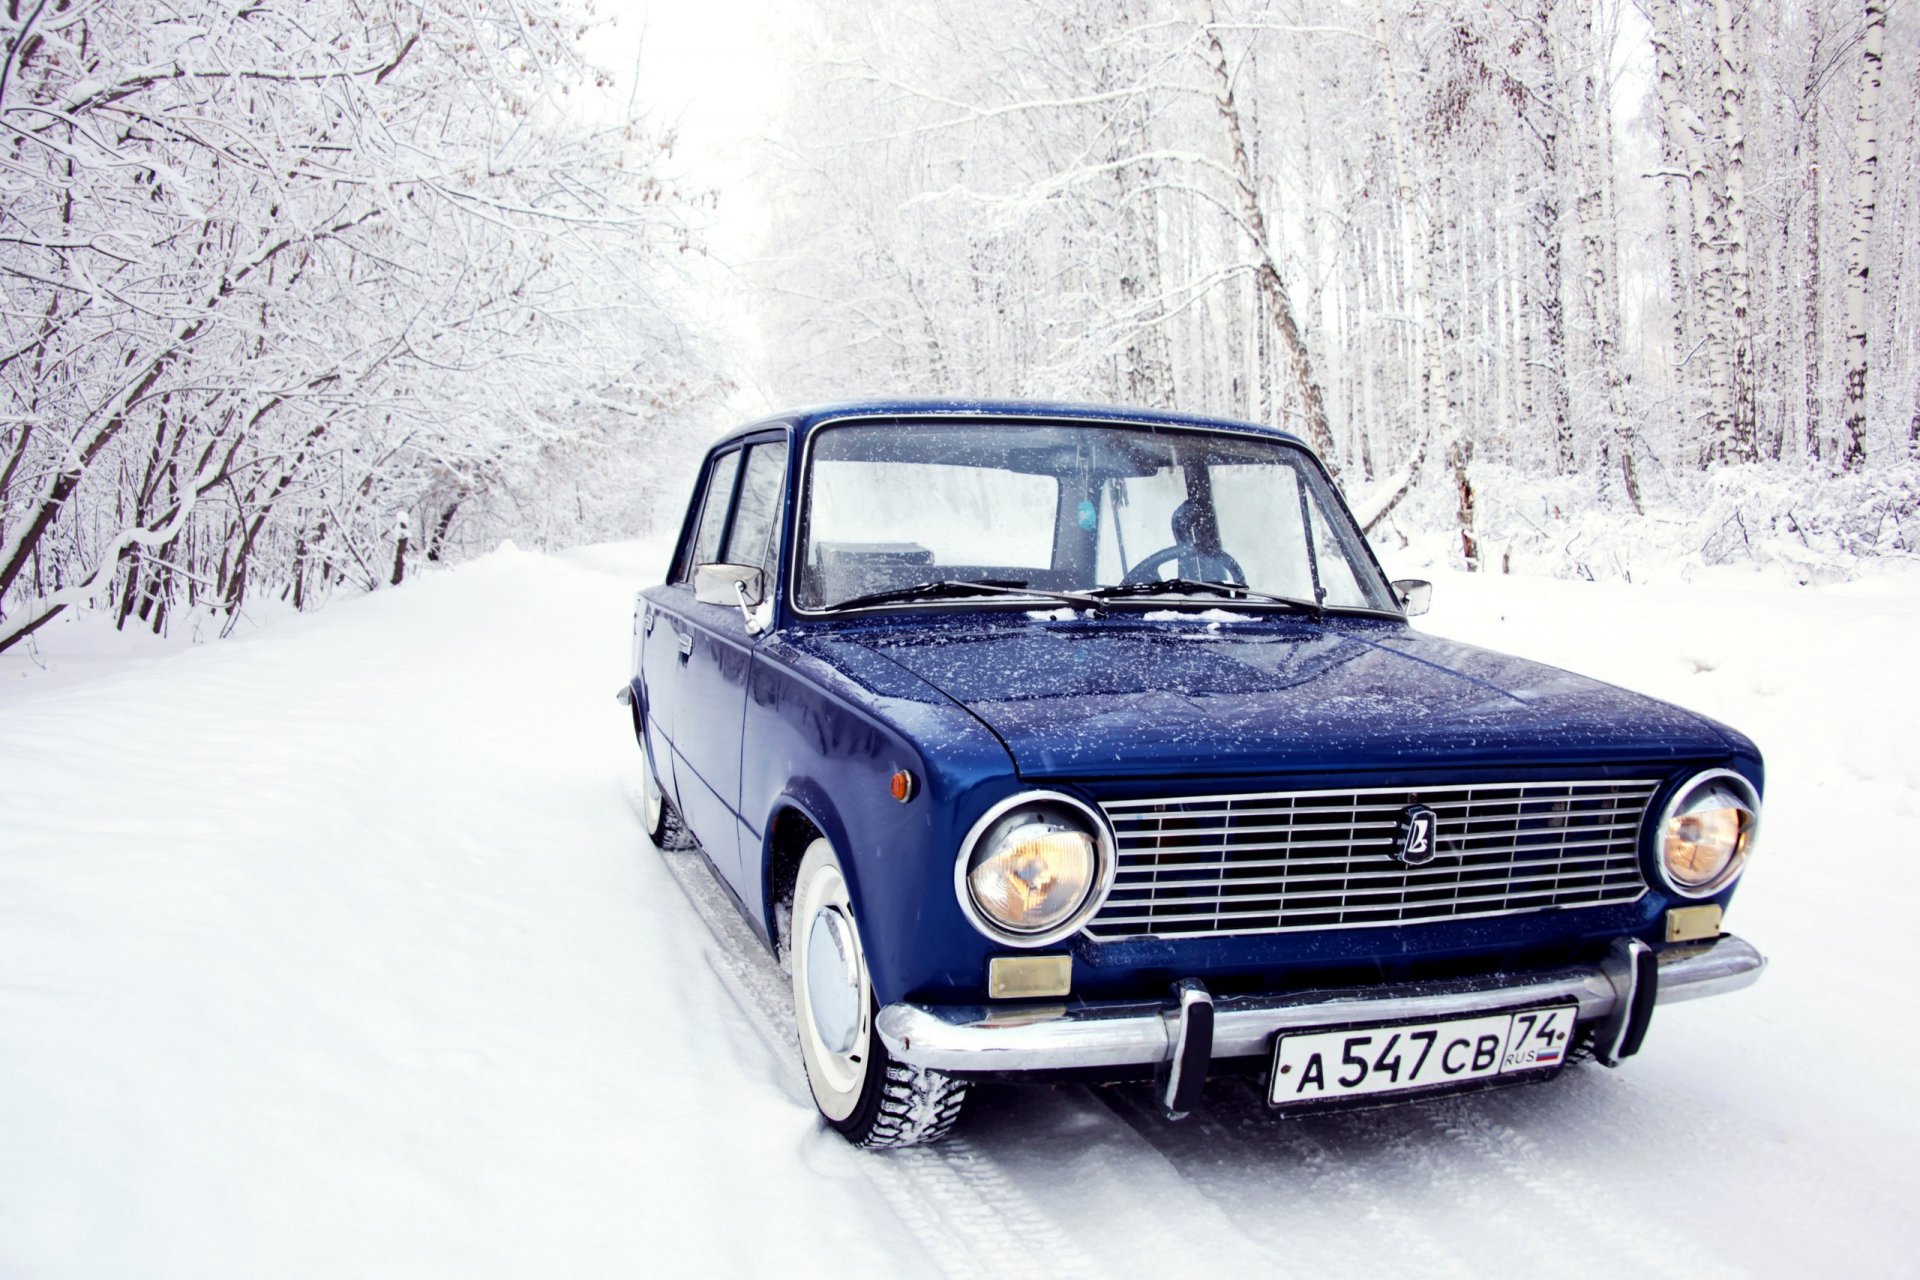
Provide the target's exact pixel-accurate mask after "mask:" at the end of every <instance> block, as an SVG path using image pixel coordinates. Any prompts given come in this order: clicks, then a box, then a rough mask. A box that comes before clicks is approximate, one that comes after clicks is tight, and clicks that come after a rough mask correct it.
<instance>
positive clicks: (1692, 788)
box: [1648, 769, 1760, 899]
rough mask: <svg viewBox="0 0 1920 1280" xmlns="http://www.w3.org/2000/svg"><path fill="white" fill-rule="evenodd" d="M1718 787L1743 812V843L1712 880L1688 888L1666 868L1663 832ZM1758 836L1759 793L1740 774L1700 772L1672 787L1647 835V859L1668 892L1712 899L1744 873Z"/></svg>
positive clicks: (1720, 771) (1665, 843)
mask: <svg viewBox="0 0 1920 1280" xmlns="http://www.w3.org/2000/svg"><path fill="white" fill-rule="evenodd" d="M1716 786H1719V787H1723V788H1724V789H1726V790H1728V791H1731V792H1732V793H1733V796H1734V798H1735V799H1737V800H1738V801H1739V802H1740V806H1741V807H1742V808H1744V809H1745V810H1746V813H1747V824H1746V831H1745V835H1746V838H1745V840H1744V841H1743V842H1742V843H1741V844H1740V847H1739V848H1738V849H1737V850H1735V852H1734V854H1733V856H1732V857H1731V858H1729V859H1728V860H1727V865H1726V866H1725V867H1723V868H1721V870H1720V872H1719V873H1718V874H1717V875H1715V876H1714V877H1713V879H1711V880H1708V881H1705V882H1703V883H1701V884H1697V885H1690V884H1688V883H1687V882H1686V881H1684V880H1681V879H1680V878H1679V877H1678V876H1676V875H1674V874H1673V873H1672V872H1671V871H1670V870H1668V868H1667V852H1666V845H1667V831H1668V829H1669V828H1670V827H1671V826H1672V824H1673V821H1674V819H1675V818H1678V817H1680V816H1682V815H1683V814H1685V813H1686V812H1687V810H1688V808H1689V807H1690V806H1691V805H1692V804H1693V803H1694V802H1695V801H1697V800H1699V799H1700V798H1701V796H1702V795H1703V794H1704V793H1706V792H1707V791H1709V790H1711V789H1712V788H1714V787H1716ZM1759 836H1760V793H1759V792H1758V791H1756V790H1755V789H1754V785H1753V783H1751V782H1749V781H1748V780H1747V779H1746V777H1745V776H1744V775H1742V774H1738V773H1735V772H1734V771H1733V770H1732V769H1703V770H1701V771H1700V772H1699V773H1696V774H1693V775H1691V776H1690V777H1688V778H1687V780H1686V781H1685V782H1683V783H1681V784H1680V785H1679V786H1678V787H1677V788H1675V790H1674V793H1673V795H1672V796H1670V797H1669V798H1668V800H1667V803H1666V805H1665V807H1664V808H1662V809H1661V810H1660V818H1659V821H1658V822H1656V823H1655V824H1654V826H1653V828H1652V830H1651V831H1650V832H1649V839H1648V845H1649V848H1648V856H1649V857H1650V859H1651V860H1652V862H1653V869H1654V872H1655V873H1656V874H1657V875H1658V876H1659V877H1660V883H1661V885H1662V886H1663V887H1664V888H1665V889H1666V890H1667V891H1668V892H1669V893H1674V894H1677V895H1679V896H1680V897H1682V898H1693V899H1699V898H1712V897H1715V896H1717V895H1718V894H1720V893H1722V892H1723V891H1725V890H1726V888H1727V887H1728V886H1729V885H1731V884H1732V883H1733V882H1734V881H1735V880H1738V879H1739V878H1740V875H1741V873H1742V872H1743V871H1745V870H1746V867H1747V862H1748V861H1749V859H1751V858H1752V857H1753V844H1754V841H1755V840H1757V839H1758V838H1759Z"/></svg>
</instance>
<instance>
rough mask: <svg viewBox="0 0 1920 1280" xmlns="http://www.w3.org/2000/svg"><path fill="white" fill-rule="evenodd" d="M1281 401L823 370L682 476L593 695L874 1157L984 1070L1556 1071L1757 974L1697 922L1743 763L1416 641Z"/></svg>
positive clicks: (1292, 1107)
mask: <svg viewBox="0 0 1920 1280" xmlns="http://www.w3.org/2000/svg"><path fill="white" fill-rule="evenodd" d="M1429 593H1430V587H1429V586H1428V584H1426V583H1424V582H1416V581H1399V582H1389V581H1388V580H1387V577H1386V575H1385V574H1384V573H1382V572H1381V569H1380V565H1379V563H1378V562H1377V561H1376V560H1375V558H1374V556H1373V553H1372V552H1371V551H1370V550H1369V549H1368V546H1367V543H1366V541H1365V539H1364V538H1363V537H1362V536H1361V532H1360V530H1359V528H1358V527H1357V526H1356V524H1355V521H1354V519H1353V517H1352V515H1351V514H1350V513H1349V511H1348V510H1347V507H1346V505H1345V503H1344V502H1343V501H1342V499H1341V497H1340V494H1339V492H1338V490H1337V489H1336V488H1335V487H1334V485H1333V483H1332V481H1331V480H1330V478H1329V477H1328V475H1327V472H1326V470H1325V468H1324V467H1323V466H1322V465H1321V463H1320V462H1319V460H1318V459H1316V458H1315V457H1314V455H1313V454H1312V453H1311V452H1310V451H1309V450H1308V449H1307V448H1306V447H1305V445H1303V444H1302V443H1301V442H1300V441H1299V440H1297V439H1295V438H1293V437H1292V436H1290V435H1287V434H1286V433H1284V432H1281V431H1277V430H1273V429H1271V428H1267V427H1259V426H1252V425H1249V424H1246V423H1238V422H1225V421H1216V420H1209V419H1203V418H1194V417H1186V416H1181V415H1176V414H1167V413H1155V412H1145V411H1135V410H1124V409H1107V408H1090V407H1083V406H1065V405H1040V404H973V403H953V402H902V403H871V404H852V405H842V406H837V407H833V408H827V409H815V410H809V411H806V412H802V413H793V414H787V415H782V416H779V417H775V418H770V419H768V420H766V421H764V422H758V423H755V424H753V425H751V426H748V427H744V428H741V429H740V430H738V431H735V432H734V433H732V434H731V435H729V436H728V437H727V438H725V439H724V440H722V441H721V442H720V443H719V444H717V445H715V446H714V447H713V449H712V450H711V451H710V452H709V453H708V455H707V457H706V460H705V461H704V463H703V464H702V466H701V469H700V474H699V476H698V478H697V481H696V483H695V486H694V496H693V501H692V504H691V506H690V509H689V510H688V513H687V518H686V523H685V527H684V528H683V530H682V531H681V534H680V539H679V543H678V545H677V547H676V549H675V552H674V557H673V562H672V568H671V571H670V574H669V577H668V581H667V582H666V583H665V584H663V585H660V586H656V587H651V588H648V589H647V590H645V591H643V592H642V593H641V594H640V597H639V600H638V601H637V607H636V614H635V618H634V664H633V665H634V670H633V675H632V679H631V682H630V683H629V685H628V686H627V687H626V688H624V689H622V690H621V693H620V697H621V700H622V701H623V702H624V703H626V704H627V706H628V708H629V710H630V711H631V714H632V718H633V731H634V738H635V743H636V746H637V749H638V751H639V752H640V753H641V755H640V757H639V758H640V761H641V763H642V765H643V768H644V774H645V799H646V803H645V814H644V816H645V822H646V826H647V829H648V834H649V836H650V837H651V838H652V839H653V840H654V841H655V843H657V844H662V845H673V844H676V843H679V844H683V845H685V844H690V843H697V845H698V848H699V849H700V851H701V852H702V854H703V855H704V857H705V858H706V859H707V860H708V861H709V862H710V863H711V865H712V868H713V870H714V872H715V873H716V875H717V877H718V879H719V880H720V881H721V882H722V883H723V884H724V885H725V886H726V888H727V890H728V891H729V893H730V894H731V896H732V897H733V899H734V900H735V902H736V903H737V905H738V907H739V909H740V911H741V912H742V913H744V915H745V916H746V918H747V920H748V921H750V922H751V924H752V926H753V928H754V930H755V931H756V932H757V933H758V935H759V936H760V937H761V938H762V939H763V940H764V941H765V943H766V945H767V946H768V947H769V948H771V949H772V950H773V952H774V954H775V955H776V956H777V957H778V958H779V960H780V962H781V963H782V964H783V965H785V966H787V967H788V968H789V969H790V971H791V974H792V979H793V991H794V1016H795V1020H796V1022H797V1024H798V1025H797V1031H798V1037H799V1043H800V1046H801V1052H802V1056H803V1058H804V1060H805V1066H806V1074H807V1078H808V1080H809V1081H810V1083H811V1085H812V1091H813V1096H814V1099H815V1101H816V1102H817V1103H818V1104H819V1108H820V1111H821V1114H822V1115H823V1116H825V1118H826V1120H827V1122H828V1123H829V1124H830V1125H832V1126H833V1128H835V1129H837V1130H838V1131H839V1132H841V1133H842V1134H844V1135H845V1136H846V1137H847V1138H848V1139H850V1140H851V1141H853V1142H855V1143H857V1144H860V1145H863V1146H868V1147H888V1146H902V1145H909V1144H913V1143H918V1142H927V1141H932V1140H934V1139H937V1138H939V1137H940V1136H942V1135H943V1134H944V1133H945V1132H946V1131H947V1130H948V1128H949V1127H950V1126H951V1125H952V1124H953V1123H954V1120H955V1118H956V1117H957V1116H958V1115H959V1112H960V1108H961V1104H962V1101H963V1099H964V1097H965V1095H966V1091H967V1086H968V1083H969V1082H970V1081H972V1080H975V1079H978V1078H980V1077H983V1076H1013V1077H1030V1078H1040V1079H1046V1078H1059V1077H1060V1075H1061V1074H1062V1073H1067V1074H1071V1075H1075V1076H1077V1077H1081V1078H1094V1079H1117V1078H1124V1077H1139V1078H1143V1079H1151V1080H1152V1081H1153V1082H1154V1085H1153V1087H1154V1088H1155V1090H1156V1091H1157V1097H1158V1099H1159V1103H1160V1105H1161V1106H1162V1107H1163V1108H1164V1109H1165V1111H1166V1113H1167V1115H1168V1116H1170V1117H1174V1118H1178V1117H1179V1116H1180V1115H1183V1114H1185V1113H1186V1112H1187V1111H1188V1110H1190V1109H1191V1108H1192V1107H1194V1106H1195V1105H1196V1103H1197V1102H1198V1099H1199V1095H1200V1090H1201V1086H1202V1084H1203V1083H1204V1081H1205V1080H1206V1078H1207V1076H1208V1074H1209V1073H1217V1072H1227V1071H1250V1072H1255V1073H1258V1074H1259V1075H1260V1076H1261V1077H1262V1078H1263V1080H1264V1082H1265V1084H1264V1087H1265V1090H1266V1094H1267V1098H1268V1100H1269V1102H1270V1103H1271V1105H1272V1106H1273V1108H1275V1109H1276V1110H1279V1111H1313V1110H1322V1109H1331V1108H1341V1107H1354V1106H1365V1105H1376V1104H1380V1103H1384V1102H1389V1101H1397V1100H1401V1099H1407V1098H1416V1097H1422V1096H1427V1095H1431V1094H1434V1093H1439V1092H1444V1091H1454V1090H1465V1089H1474V1088H1487V1087H1493V1086H1499V1085H1509V1084H1519V1083H1523V1082H1532V1081H1539V1080H1544V1079H1548V1078H1550V1077H1552V1076H1554V1075H1556V1074H1557V1073H1558V1072H1559V1071H1560V1070H1561V1069H1562V1068H1563V1067H1564V1066H1565V1065H1566V1063H1568V1062H1569V1061H1570V1060H1576V1059H1585V1058H1592V1059H1596V1060H1598V1061H1599V1062H1601V1063H1603V1064H1606V1065H1608V1066H1613V1065H1616V1064H1618V1063H1619V1062H1620V1061H1622V1060H1623V1059H1625V1058H1627V1057H1629V1056H1630V1055H1632V1054H1633V1053H1634V1052H1635V1051H1636V1050H1637V1049H1638V1048H1639V1046H1640V1044H1641V1041H1642V1039H1643V1038H1644V1037H1645V1036H1646V1034H1647V1030H1648V1027H1649V1025H1650V1023H1651V1022H1652V1019H1653V1013H1654V1010H1655V1008H1656V1007H1657V1006H1660V1005H1665V1004H1671V1003H1673V1002H1676V1001H1681V1000H1689V999H1693V998H1695V997H1698V996H1703V995H1711V994H1714V993H1717V992H1723V991H1731V990H1735V989H1737V988H1740V987H1743V986H1746V985H1747V984H1749V983H1751V982H1753V981H1754V980H1755V979H1756V978H1757V977H1758V976H1759V973H1760V970H1761V968H1762V967H1763V965H1764V964H1765V961H1764V959H1763V958H1762V957H1761V955H1760V954H1759V953H1758V952H1757V951H1756V950H1755V949H1754V948H1753V947H1752V946H1750V945H1749V944H1747V943H1746V942H1744V941H1742V940H1741V939H1739V938H1736V937H1734V936H1732V935H1729V934H1726V933H1723V932H1722V931H1721V927H1720V926H1721V917H1722V913H1723V911H1724V909H1725V908H1726V906H1727V903H1728V900H1729V899H1730V898H1731V897H1732V895H1733V891H1734V886H1735V883H1736V881H1737V880H1738V879H1739V877H1740V874H1741V872H1742V870H1743V869H1744V868H1745V865H1746V862H1747V859H1748V857H1749V855H1750V854H1751V852H1752V848H1753V841H1754V837H1755V834H1756V831H1757V828H1758V824H1759V806H1760V789H1761V761H1760V755H1759V752H1758V751H1757V750H1755V748H1754V745H1753V743H1752V742H1750V741H1749V740H1748V739H1747V738H1745V737H1743V736H1742V735H1740V734H1739V733H1737V732H1735V731H1734V730H1732V729H1729V728H1727V727H1726V726H1724V725H1721V724H1717V723H1715V722H1714V721H1712V720H1709V719H1707V718H1705V717H1703V716H1699V715H1695V714H1693V713H1692V712H1688V711H1684V710H1682V709H1680V708H1678V707H1675V706H1671V705H1668V704H1666V703H1662V702H1657V701H1654V700H1652V699H1650V698H1644V697H1641V696H1639V695H1637V694H1632V693H1628V692H1626V691H1624V690H1621V689H1617V688H1614V687H1611V686H1609V685H1605V684H1601V683H1599V682H1597V681H1594V680H1589V679H1586V678H1584V677H1581V676H1577V675H1573V674H1571V673H1569V672H1566V671H1561V670H1557V669H1555V668H1552V667H1547V666H1542V665H1540V664H1538V663H1533V662H1527V661H1524V660H1522V659H1519V658H1511V657H1506V656H1504V655H1501V654H1497V653H1491V652H1488V651H1487V650H1484V649H1477V648H1473V647H1471V646H1468V645H1463V644H1456V643H1453V642H1451V641H1447V640H1441V639H1437V638H1435V637H1433V636H1429V635H1424V634H1422V633H1421V632H1419V631H1417V630H1415V629H1414V628H1412V627H1411V626H1409V625H1408V621H1407V620H1408V618H1409V617H1410V616H1412V615H1415V614H1418V613H1420V612H1422V611H1423V610H1424V609H1425V607H1426V601H1427V597H1428V595H1429Z"/></svg>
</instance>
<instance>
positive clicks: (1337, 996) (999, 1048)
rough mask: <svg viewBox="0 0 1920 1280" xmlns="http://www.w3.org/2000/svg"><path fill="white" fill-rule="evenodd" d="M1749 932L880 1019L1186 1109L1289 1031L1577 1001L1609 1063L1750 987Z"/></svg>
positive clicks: (960, 1063) (908, 1050) (938, 1048)
mask: <svg viewBox="0 0 1920 1280" xmlns="http://www.w3.org/2000/svg"><path fill="white" fill-rule="evenodd" d="M1766 963H1767V961H1766V957H1764V956H1762V955H1761V954H1760V952H1759V951H1758V950H1756V949H1755V948H1754V947H1753V945H1752V944H1750V943H1748V942H1746V941H1744V940H1742V939H1740V938H1737V937H1734V936H1733V935H1731V934H1723V935H1721V936H1720V937H1719V938H1716V939H1713V940H1711V941H1707V942H1701V943H1688V944H1683V945H1679V946H1671V947H1667V948H1664V949H1662V950H1660V951H1658V952H1656V951H1655V950H1654V949H1653V948H1651V947H1649V946H1648V945H1647V944H1646V943H1644V942H1642V941H1640V940H1639V939H1638V938H1622V939H1620V940H1619V941H1617V942H1615V943H1614V944H1613V948H1612V950H1611V951H1610V952H1609V953H1608V955H1607V956H1606V958H1605V959H1603V960H1602V961H1601V962H1600V963H1599V964H1597V965H1579V966H1572V967H1569V968H1563V969H1552V970H1544V971H1537V972H1529V973H1525V974H1493V975H1488V976H1485V977H1477V978H1468V979H1457V980H1449V981H1439V982H1415V983H1402V984H1395V985H1382V986H1369V987H1341V988H1329V989H1323V990H1317V991H1293V992H1288V993H1286V994H1283V995H1248V996H1223V997H1220V998H1217V999H1216V998H1215V997H1213V996H1212V995H1211V994H1210V993H1208V991H1207V990H1206V988H1205V986H1204V985H1202V984H1201V983H1200V982H1198V981H1195V980H1193V979H1187V980H1184V981H1182V982H1179V983H1177V984H1175V987H1174V989H1173V991H1172V993H1171V995H1170V996H1169V998H1168V999H1166V1000H1162V1001H1151V1002H1119V1001H1115V1002H1100V1003H1082V1004H1074V1005H1059V1004H1055V1005H1045V1006H1034V1005H1002V1006H998V1007H994V1006H986V1005H921V1004H907V1003H901V1004H890V1005H888V1006H887V1007H886V1008H884V1009H882V1010H881V1011H880V1016H879V1019H878V1021H877V1022H876V1023H875V1025H876V1027H877V1028H878V1030H879V1032H880V1038H881V1039H882V1040H883V1041H884V1042H885V1043H886V1046H887V1051H888V1052H889V1053H891V1054H892V1055H893V1056H894V1057H895V1058H897V1059H899V1060H900V1061H902V1062H907V1063H911V1064H913V1065H914V1066H919V1067H931V1068H934V1069H936V1070H940V1071H949V1072H956V1073H992V1072H1003V1071H1053V1070H1069V1069H1086V1068H1101V1067H1143V1066H1152V1067H1157V1068H1159V1078H1160V1082H1161V1094H1162V1096H1161V1103H1162V1105H1163V1106H1164V1107H1165V1108H1166V1110H1167V1111H1168V1112H1169V1113H1170V1114H1173V1115H1182V1114H1185V1113H1186V1112H1187V1111H1188V1110H1190V1109H1191V1108H1192V1105H1193V1103H1194V1102H1195V1101H1196V1100H1197V1098H1198V1094H1199V1089H1200V1085H1201V1083H1202V1082H1203V1081H1204V1080H1205V1078H1206V1067H1207V1063H1208V1062H1209V1061H1210V1060H1212V1059H1214V1058H1247V1057H1256V1056H1264V1055H1266V1054H1269V1053H1271V1052H1272V1049H1273V1042H1274V1037H1275V1036H1276V1035H1278V1034H1280V1033H1282V1032H1302V1031H1312V1030H1318V1029H1324V1028H1333V1027H1343V1026H1354V1025H1363V1024H1366V1023H1389V1022H1399V1021H1416V1020H1435V1021H1438V1020H1442V1019H1448V1018H1460V1017H1468V1016H1471V1015H1474V1014H1480V1013H1492V1012H1498V1011H1501V1010H1510V1009H1516V1008H1521V1007H1524V1006H1528V1005H1545V1004H1555V1003H1562V1004H1564V1003H1565V1002H1567V1001H1573V1002H1576V1003H1577V1004H1578V1006H1579V1010H1578V1014H1577V1015H1576V1016H1577V1018H1578V1020H1579V1022H1580V1023H1582V1024H1589V1023H1592V1024H1595V1026H1594V1040H1593V1051H1594V1056H1595V1057H1596V1058H1598V1059H1599V1060H1600V1061H1601V1062H1604V1063H1606V1064H1607V1065H1609V1066H1611V1065H1614V1064H1616V1063H1618V1062H1619V1061H1620V1059H1622V1058H1625V1057H1628V1056H1630V1055H1631V1054H1633V1053H1634V1052H1636V1051H1637V1050H1638V1049H1639V1047H1640V1042H1641V1040H1642V1039H1644V1038H1645V1036H1646V1032H1647V1026H1648V1023H1649V1022H1650V1021H1651V1018H1652V1014H1653V1007H1654V1005H1655V1004H1672V1003H1677V1002H1679V1001H1682V1000H1694V999H1698V998H1699V997H1701V996H1710V995H1719V994H1721V993H1722V992H1727V991H1738V990H1740V989H1741V988H1742V987H1747V986H1751V985H1752V984H1753V983H1754V982H1755V981H1757V980H1758V979H1759V977H1760V971H1761V970H1762V969H1764V968H1765V967H1766Z"/></svg>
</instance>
